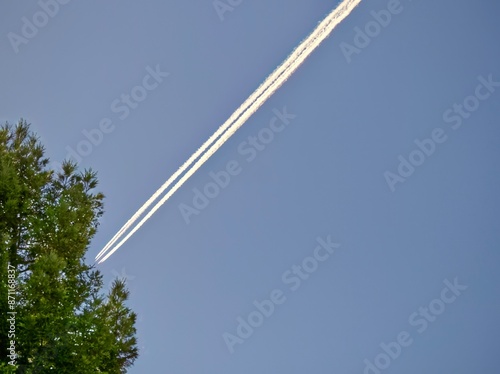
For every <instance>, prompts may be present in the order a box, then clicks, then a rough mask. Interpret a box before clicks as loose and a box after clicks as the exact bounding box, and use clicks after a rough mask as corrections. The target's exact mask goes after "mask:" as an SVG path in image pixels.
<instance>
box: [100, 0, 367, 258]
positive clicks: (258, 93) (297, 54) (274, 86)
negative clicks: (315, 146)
mask: <svg viewBox="0 0 500 374" xmlns="http://www.w3.org/2000/svg"><path fill="white" fill-rule="evenodd" d="M360 2H361V0H344V1H343V2H342V3H341V4H340V5H339V6H338V7H337V8H336V9H335V10H333V11H332V12H331V13H330V14H329V15H328V16H327V17H326V18H325V19H324V20H323V21H322V22H321V23H320V24H319V25H318V26H317V27H316V29H315V30H314V31H313V32H312V33H311V34H310V35H309V36H308V37H307V38H306V39H305V40H304V41H303V42H302V43H300V45H299V46H298V47H297V48H296V49H295V50H294V51H293V52H292V54H291V55H290V56H288V58H287V59H286V60H285V61H284V62H283V63H282V64H281V65H280V66H279V67H278V68H277V69H276V70H275V71H274V72H273V73H272V74H271V75H270V76H269V77H268V78H267V79H266V80H265V81H264V82H263V83H262V84H261V85H260V86H259V88H257V90H255V91H254V93H252V95H250V97H249V98H248V99H247V100H245V102H244V103H243V104H242V105H241V106H240V107H239V108H238V109H237V110H236V111H235V112H234V113H233V114H232V115H231V117H230V118H229V119H228V120H227V121H226V122H225V123H224V124H223V125H222V126H221V127H219V129H217V131H216V132H215V133H214V134H213V135H212V136H211V137H210V138H209V139H208V140H207V141H206V142H205V143H204V144H203V145H202V146H201V147H200V148H199V149H198V150H197V151H196V152H195V153H194V154H193V155H192V156H191V157H190V158H189V159H188V160H187V161H186V162H185V163H184V164H183V165H182V166H181V168H179V170H177V172H176V173H175V174H174V175H172V176H171V177H170V178H169V179H168V180H167V182H165V183H164V184H163V185H162V186H161V187H160V189H158V191H156V192H155V194H154V195H153V196H152V197H151V198H150V199H149V200H148V201H147V202H146V203H145V204H144V205H143V206H142V207H141V209H139V211H138V212H137V213H136V214H134V215H133V216H132V218H131V219H130V220H129V221H128V222H127V223H126V224H125V225H124V226H123V227H122V229H120V231H119V232H118V233H117V234H116V235H115V236H114V237H113V239H111V241H110V242H109V243H108V244H107V245H106V246H105V247H104V249H103V250H102V251H101V252H100V253H99V254H98V256H97V257H96V259H98V258H100V257H102V256H103V255H104V252H105V251H106V250H107V249H109V247H111V245H112V244H114V243H115V242H116V241H117V240H118V239H119V237H120V236H122V235H123V233H124V232H125V231H126V230H128V229H129V228H130V226H131V225H132V224H133V223H134V222H135V221H136V220H137V219H138V218H139V217H140V216H141V215H142V214H143V213H144V211H145V210H146V209H147V208H148V207H149V206H150V205H151V204H152V203H153V202H154V201H155V200H156V199H157V198H158V197H159V196H160V195H161V193H162V192H163V191H165V189H166V188H168V186H169V185H170V184H172V183H173V181H175V180H176V179H177V178H178V177H179V175H181V174H182V173H183V172H184V171H185V170H186V169H187V168H188V167H189V165H191V164H192V163H193V162H194V161H195V160H196V159H197V158H198V157H199V156H200V155H201V154H202V153H203V152H204V151H205V150H206V149H207V148H208V146H209V145H210V144H212V143H213V142H214V141H215V140H216V139H217V138H219V137H220V138H219V139H218V140H217V141H216V142H215V143H214V144H213V145H212V146H211V147H210V148H209V149H208V150H207V151H206V153H205V154H203V155H202V156H201V157H200V159H199V160H198V161H197V162H196V163H195V164H194V165H193V166H192V167H191V169H189V170H188V171H187V172H186V174H185V175H184V176H183V177H182V178H181V179H180V180H179V181H178V182H177V183H176V184H175V185H174V186H173V187H172V189H171V190H170V191H169V192H168V193H167V194H166V195H165V196H164V197H163V198H162V199H161V200H160V201H159V202H158V203H157V204H156V205H155V206H154V207H153V208H152V209H151V211H149V212H148V214H147V215H146V216H145V217H144V218H143V219H142V220H141V221H140V222H139V223H138V224H137V225H136V226H135V227H134V228H133V230H132V231H131V232H130V233H129V234H128V235H127V236H126V237H125V238H124V239H122V240H121V241H120V242H119V243H118V244H117V245H116V246H115V247H114V248H113V249H112V250H111V251H109V253H108V254H107V255H106V256H104V257H102V258H101V259H100V261H99V263H101V262H104V261H106V259H108V258H109V256H111V255H112V254H113V253H114V252H115V251H116V250H117V249H118V248H119V247H121V246H122V245H123V244H124V243H125V242H126V241H127V240H128V239H129V238H130V237H131V236H132V235H133V234H134V233H135V232H136V231H137V230H138V229H139V228H140V227H141V226H142V225H143V224H144V223H145V222H146V221H147V220H148V219H149V218H150V217H151V216H152V215H153V214H154V213H155V212H156V211H157V210H158V209H159V208H160V207H161V206H162V205H163V204H164V203H165V202H166V201H167V200H168V199H169V198H170V197H171V196H172V195H173V194H174V193H175V192H176V191H177V190H178V189H179V188H180V187H181V186H182V185H183V184H184V182H185V181H186V180H188V179H189V178H190V177H191V176H192V175H193V174H194V173H195V172H196V171H197V170H198V169H199V168H200V167H201V166H202V165H203V164H204V163H205V162H206V161H207V160H208V159H209V158H210V157H211V156H212V155H213V154H214V153H215V152H216V151H217V150H218V149H219V148H220V147H221V146H222V145H223V144H224V143H225V142H226V141H227V140H228V139H229V138H230V137H231V136H232V135H233V134H234V133H235V132H236V131H237V130H238V129H239V128H240V127H241V126H242V125H243V124H244V123H245V122H246V121H247V120H248V118H250V116H252V115H253V114H254V113H255V112H256V111H257V110H258V109H259V108H260V107H261V106H262V105H263V104H264V103H265V102H266V101H267V100H268V99H269V98H270V97H271V96H272V95H273V94H274V92H276V90H278V89H279V88H280V87H281V85H282V84H283V83H285V82H286V81H287V79H288V78H289V77H290V76H291V75H292V74H293V73H294V72H295V71H296V70H297V68H298V67H299V66H300V65H301V64H302V63H303V62H304V61H305V60H306V59H307V57H309V55H310V54H311V53H312V52H313V51H314V50H315V49H316V48H317V47H318V46H319V45H320V44H321V42H323V40H325V39H326V38H327V37H328V35H330V33H331V32H332V31H333V29H334V28H335V27H336V26H337V25H338V24H339V23H340V22H342V20H343V19H344V18H346V17H347V16H348V15H349V14H350V13H351V11H352V10H353V9H354V8H355V7H356V6H357V5H358V4H359V3H360ZM221 135H222V136H221Z"/></svg>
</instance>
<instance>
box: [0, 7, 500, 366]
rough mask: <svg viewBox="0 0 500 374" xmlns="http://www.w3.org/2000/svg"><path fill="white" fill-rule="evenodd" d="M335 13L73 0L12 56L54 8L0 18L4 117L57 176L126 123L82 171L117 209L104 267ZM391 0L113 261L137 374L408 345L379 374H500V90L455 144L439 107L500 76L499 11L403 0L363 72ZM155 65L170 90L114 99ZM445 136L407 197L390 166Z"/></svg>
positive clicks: (326, 48)
mask: <svg viewBox="0 0 500 374" xmlns="http://www.w3.org/2000/svg"><path fill="white" fill-rule="evenodd" d="M336 3H337V2H336V1H327V0H308V1H299V0H297V1H295V0H274V1H266V0H253V1H248V0H247V1H243V2H242V3H241V5H239V6H236V7H235V8H234V10H233V11H232V12H227V13H225V14H224V19H223V20H221V19H220V18H219V16H218V14H217V12H216V11H215V9H214V7H213V4H212V1H210V0H190V1H164V2H160V1H147V0H146V1H141V2H133V1H116V0H110V1H106V2H101V1H95V0H89V1H85V2H76V1H72V2H69V3H68V4H66V5H60V9H59V10H58V13H57V14H56V15H55V16H54V17H53V18H50V20H49V22H48V24H47V25H46V26H44V27H42V28H40V30H39V31H38V33H37V35H36V36H34V37H33V38H32V39H30V40H29V41H28V43H27V44H22V45H20V46H19V51H18V53H15V51H14V49H13V47H12V45H11V43H10V42H9V39H8V36H7V35H8V33H9V32H15V33H17V34H21V27H22V21H21V19H22V17H27V18H28V19H32V17H33V15H34V14H35V13H36V12H37V11H39V10H40V6H39V5H38V4H37V2H35V1H25V2H14V1H7V2H3V3H2V5H0V35H1V38H0V51H1V59H0V66H1V69H0V103H1V104H0V121H1V122H2V123H3V122H5V121H9V122H11V123H15V122H17V121H18V120H19V118H20V117H23V118H25V119H26V120H27V121H28V122H30V123H31V124H32V127H33V130H35V131H36V132H37V133H38V134H39V135H40V137H41V139H42V141H43V143H44V144H45V145H46V148H47V154H48V155H49V156H50V157H51V159H52V160H54V161H60V160H62V159H63V158H64V157H65V156H66V154H67V150H66V147H72V148H74V149H75V148H76V147H77V145H78V144H79V142H81V141H82V140H85V137H84V135H83V134H82V131H83V130H87V131H90V130H91V129H94V128H98V126H99V121H101V120H102V119H103V118H109V119H111V120H112V123H113V125H114V131H112V132H111V133H108V134H105V135H104V138H103V140H102V142H101V143H100V144H99V145H97V146H94V147H93V149H92V151H91V152H90V154H89V155H87V156H86V157H84V158H83V159H82V161H81V163H80V164H81V166H82V167H86V168H87V167H92V168H93V169H95V170H97V171H98V173H99V179H100V190H101V191H102V192H104V194H105V195H106V201H105V203H106V205H105V207H106V213H105V215H104V217H103V219H102V224H101V226H100V231H99V232H98V234H97V235H96V237H95V239H94V241H93V243H92V245H91V247H90V248H89V253H88V260H89V261H92V260H93V258H94V256H95V255H96V254H97V253H98V252H99V251H100V249H101V248H102V247H103V246H104V245H105V244H106V242H107V241H108V240H109V239H110V238H111V237H112V236H113V235H114V234H115V232H116V231H117V230H118V229H119V228H120V227H121V225H122V224H123V223H124V222H125V221H126V220H127V219H128V218H129V217H130V216H131V215H132V214H133V213H134V212H135V211H136V210H137V209H138V208H139V207H140V206H141V205H142V203H143V202H144V201H145V200H146V199H147V198H148V197H149V196H150V195H151V194H152V193H153V192H154V191H155V190H156V189H157V188H158V187H159V186H160V185H161V184H162V183H163V182H164V181H165V180H166V179H167V178H168V177H169V176H170V175H171V174H172V173H173V172H174V171H175V170H176V169H177V168H178V167H179V166H180V165H181V164H182V163H183V162H184V161H185V160H186V159H187V158H188V157H189V156H190V155H191V153H192V152H194V151H195V150H196V149H197V148H198V147H199V146H200V145H201V144H202V143H203V142H204V141H205V140H206V139H207V138H208V137H209V136H210V135H211V134H212V133H213V132H214V131H215V130H216V129H217V127H218V126H219V125H220V124H221V123H222V122H223V121H225V120H226V119H227V118H228V116H229V115H230V114H231V113H232V112H233V111H234V110H235V109H236V108H237V107H238V106H239V105H240V104H241V103H242V102H243V101H244V100H245V99H246V98H247V96H248V95H249V94H250V93H251V92H253V90H254V89H255V88H257V86H258V85H259V84H260V83H261V82H262V81H263V79H264V78H265V77H266V76H267V75H268V74H269V73H270V72H271V71H272V70H273V69H274V68H275V67H276V66H277V65H278V64H279V63H281V61H282V60H283V59H284V58H285V57H286V56H287V55H288V54H289V53H290V52H291V51H292V49H293V48H294V47H295V46H296V45H297V44H298V43H299V42H300V41H301V40H302V39H303V38H304V37H305V36H307V35H308V33H309V32H310V31H311V30H312V29H313V28H314V27H315V26H316V24H317V22H319V21H320V20H321V19H323V17H324V16H325V15H326V14H327V13H328V12H329V11H330V10H331V9H333V8H334V7H335V6H336ZM388 3H389V1H388V0H380V1H379V0H373V1H366V0H365V1H363V2H362V3H361V5H360V6H359V7H358V8H357V9H356V10H355V11H354V12H353V13H352V14H351V15H350V16H349V17H348V18H347V19H346V20H345V21H344V22H343V23H342V24H341V25H340V26H339V27H338V28H337V29H336V30H335V31H334V32H333V34H332V35H331V36H330V37H329V38H328V39H327V40H326V41H325V42H324V43H323V44H322V45H321V46H320V47H319V48H318V49H317V50H316V51H315V52H314V53H313V55H312V56H311V57H310V58H309V59H308V60H307V61H306V62H305V63H304V64H303V65H302V66H301V67H300V68H299V69H298V71H297V72H296V73H295V74H294V75H293V77H292V78H290V80H289V81H288V82H287V83H286V84H285V85H284V86H283V87H282V88H281V89H280V90H279V91H278V92H277V93H276V94H275V95H274V96H273V97H272V98H271V99H270V100H269V101H268V102H267V103H266V104H265V105H264V106H263V107H262V108H261V109H260V110H259V111H258V112H257V113H256V114H255V115H254V116H253V117H252V118H251V119H250V120H249V121H248V122H247V123H246V124H245V125H244V126H243V127H242V128H241V129H240V130H239V131H238V132H237V133H236V134H235V135H234V136H233V137H232V138H231V139H230V140H229V141H228V142H227V143H226V144H225V145H224V146H223V147H222V148H221V149H220V150H219V151H218V152H217V153H216V154H215V155H214V156H213V157H212V158H211V159H210V160H209V162H207V163H206V164H205V165H204V166H203V168H202V169H200V170H199V171H198V172H197V173H196V174H195V175H194V176H193V177H192V178H191V179H190V180H189V181H188V182H187V183H186V184H185V185H184V186H183V187H182V189H181V190H179V191H178V193H176V194H175V195H174V196H173V198H172V199H171V200H170V201H169V202H168V203H167V204H165V205H164V206H163V207H162V208H161V210H159V211H158V212H157V214H156V215H155V216H154V217H153V218H152V219H151V220H150V221H148V223H147V224H146V225H145V226H143V228H142V229H141V230H140V231H139V232H138V233H137V234H136V235H135V236H134V237H133V238H132V239H130V241H129V242H128V243H127V244H126V245H125V246H123V247H122V248H121V249H120V250H119V251H118V252H116V254H115V255H113V256H112V257H111V258H110V259H109V260H108V261H107V262H105V263H104V264H102V265H100V266H99V267H100V269H101V270H102V272H103V274H104V275H105V277H106V281H107V282H108V281H110V280H111V279H112V278H113V277H114V275H115V274H122V275H123V274H127V276H128V277H129V282H128V284H129V288H130V290H131V298H130V303H129V305H130V307H131V308H132V309H133V310H135V311H136V312H137V313H138V315H139V321H138V325H137V327H138V336H139V345H140V347H141V355H140V358H139V359H138V360H137V362H136V364H135V365H134V367H133V368H132V369H131V370H130V373H219V374H224V373H240V374H246V373H263V374H264V373H291V374H292V373H304V372H310V373H318V374H323V373H325V374H326V373H363V371H364V369H365V363H364V360H365V359H366V360H370V361H371V362H373V361H374V360H375V358H376V356H377V355H378V354H380V353H381V352H383V351H382V349H381V348H380V346H379V345H380V343H382V342H385V343H388V342H392V341H395V340H396V339H397V335H398V334H399V333H400V332H402V331H407V332H408V333H409V334H410V336H411V338H412V339H413V343H412V344H411V345H410V346H409V347H406V348H403V350H402V353H401V355H400V356H399V357H398V358H396V359H395V360H392V361H391V363H390V365H389V367H388V368H386V369H384V370H381V372H383V373H406V374H413V373H429V374H432V373H455V374H462V373H483V374H489V373H491V374H496V373H498V366H499V365H500V358H499V356H498V336H499V334H500V324H499V323H498V315H499V314H500V301H499V294H498V289H499V283H500V275H499V273H498V268H497V266H498V261H499V259H500V256H499V254H498V248H499V247H498V243H499V239H500V230H499V217H498V210H499V205H500V204H499V203H500V199H499V197H498V191H499V187H500V177H499V175H500V174H499V167H498V160H499V156H500V148H499V146H498V144H499V141H500V131H499V129H498V128H499V114H500V106H499V101H500V88H497V89H496V91H495V92H493V93H491V95H490V97H489V98H488V99H486V100H484V101H481V102H480V105H479V107H478V108H477V110H475V111H474V112H473V113H471V115H470V117H469V118H467V119H465V120H464V121H463V124H462V126H461V127H460V128H458V129H456V130H454V129H453V128H452V127H451V124H450V123H446V122H444V121H443V113H444V112H445V111H446V110H448V109H450V108H453V105H454V103H463V101H464V99H465V98H466V97H467V96H469V95H473V94H474V92H475V89H476V86H477V85H478V84H479V81H478V77H479V76H483V77H485V78H487V77H488V76H489V75H490V74H491V75H492V77H493V80H495V81H497V82H498V81H500V64H499V63H500V44H499V43H498V36H499V35H500V24H499V23H498V15H499V14H500V4H499V3H497V2H494V1H490V0H478V1H470V0H469V1H466V0H442V1H438V2H435V1H430V0H418V1H417V0H413V1H411V0H402V1H401V6H402V8H403V10H402V12H400V13H399V14H397V15H394V16H393V18H392V20H391V22H390V23H389V25H388V26H387V27H385V28H383V29H382V30H381V32H380V34H379V35H378V36H376V37H374V38H373V40H372V41H371V43H370V44H369V45H368V46H367V47H366V48H363V49H362V50H361V52H360V53H359V54H355V55H353V56H352V61H351V62H350V63H348V62H347V61H346V58H345V56H344V55H343V53H342V50H341V48H340V45H341V43H342V42H345V43H350V44H353V39H354V35H355V31H354V28H355V27H360V28H361V29H363V28H364V27H365V25H366V24H367V22H369V21H371V20H372V19H373V18H372V15H371V14H370V12H371V11H379V10H381V9H386V8H387V6H388ZM157 64H159V66H160V67H161V70H162V71H166V72H169V73H170V75H169V76H168V77H167V78H165V80H164V81H163V82H162V83H161V84H160V85H159V86H158V87H157V88H156V89H155V90H153V91H149V92H148V96H147V98H146V99H145V100H144V101H143V102H141V103H140V104H139V106H138V107H137V108H136V109H134V110H132V111H131V112H130V115H129V116H127V117H126V118H125V119H123V120H121V119H119V116H118V114H116V113H113V112H112V110H111V108H110V105H111V103H112V102H113V101H114V100H115V99H119V98H120V95H121V94H122V93H130V91H131V89H132V88H133V87H134V86H136V85H138V84H140V83H141V81H142V79H143V77H144V76H145V75H146V74H147V71H146V68H147V67H148V66H151V67H153V68H154V67H155V66H156V65H157ZM484 92H486V91H484ZM283 107H286V108H287V109H288V111H289V112H290V113H293V114H295V115H296V118H295V119H293V120H292V121H291V123H290V124H289V125H288V126H287V127H286V130H284V131H283V132H281V133H279V134H276V136H275V139H274V140H273V141H272V142H271V143H269V144H268V145H267V147H266V149H265V150H263V151H261V152H258V154H257V157H256V158H255V160H253V161H251V162H247V161H246V159H245V157H244V156H243V155H241V153H240V152H238V147H239V145H240V144H241V143H242V142H244V141H247V140H248V137H249V136H255V135H256V134H257V133H258V132H259V130H261V129H262V128H264V127H267V126H268V124H269V121H270V120H271V118H272V117H273V116H274V114H273V109H279V110H281V109H282V108H283ZM435 128H442V129H443V131H444V134H445V135H446V136H447V140H446V141H445V142H443V143H441V144H438V145H437V147H436V150H435V152H434V153H433V154H432V155H430V156H429V157H427V158H426V159H425V161H424V163H423V164H422V165H420V166H418V167H416V169H415V171H414V173H413V174H412V175H411V176H410V177H409V178H408V179H407V180H406V181H405V182H404V183H398V184H396V186H395V191H394V192H392V191H391V190H390V188H389V187H388V184H387V183H386V181H385V178H384V172H386V171H391V172H393V173H396V171H397V167H398V164H399V161H398V155H403V156H404V157H405V158H408V155H409V154H410V152H412V151H414V150H415V149H417V147H416V145H415V143H414V141H415V139H417V138H418V139H424V138H429V137H430V136H431V133H432V131H433V129H435ZM231 160H235V161H237V162H238V163H239V165H240V167H241V169H242V171H241V173H240V174H239V175H237V176H235V177H233V178H232V180H231V182H230V184H229V185H228V187H226V188H225V189H223V190H222V191H221V192H220V193H219V195H218V196H217V197H216V198H215V199H213V200H211V201H210V204H209V205H208V207H207V208H206V209H204V210H203V211H201V212H200V214H199V215H197V216H193V217H192V220H191V222H190V223H189V224H186V222H185V221H184V219H183V217H182V215H181V214H180V212H179V204H181V203H184V204H189V205H192V203H191V201H192V199H193V189H194V188H198V189H203V188H204V186H205V185H206V184H207V183H208V182H209V181H210V180H211V179H210V176H209V172H211V171H213V172H217V171H220V170H222V169H224V168H225V167H226V164H227V163H228V162H229V161H231ZM495 191H497V192H495ZM328 235H330V236H331V238H332V241H334V242H337V243H339V244H340V248H339V249H338V250H337V252H336V253H335V254H334V255H333V256H331V257H330V258H329V259H328V260H327V261H325V262H323V263H320V266H319V268H318V269H317V270H316V271H315V272H313V273H312V274H311V275H310V277H309V279H307V280H306V281H304V282H303V283H302V285H301V287H300V288H299V289H297V290H296V291H295V292H293V291H291V290H290V288H289V286H288V285H285V284H284V283H283V281H282V279H281V277H282V274H283V273H284V272H285V271H286V270H287V269H291V267H292V266H293V265H294V264H300V263H301V262H302V260H303V259H304V258H305V257H307V256H309V255H310V254H311V253H312V251H313V249H314V248H315V246H316V245H317V244H316V238H317V237H318V236H320V237H323V238H326V237H327V236H328ZM456 277H458V281H459V283H460V284H464V285H466V286H467V287H468V288H467V289H466V290H465V291H463V293H462V294H461V295H460V296H459V297H457V298H456V300H455V301H454V302H453V303H451V304H448V305H446V309H445V311H444V312H443V313H442V314H441V315H439V316H438V317H437V319H436V320H435V321H434V322H433V323H430V324H429V327H428V328H427V330H426V331H424V332H422V333H421V334H420V333H418V332H417V328H416V327H414V326H412V325H410V324H409V320H408V319H409V316H410V315H411V314H412V313H414V312H418V310H419V307H421V306H428V305H429V303H431V302H432V300H434V299H436V298H439V297H440V294H441V290H442V289H443V288H444V287H445V285H444V283H443V281H444V280H445V279H448V280H450V281H453V279H455V278H456ZM273 289H281V290H282V291H283V293H284V295H285V296H286V301H285V302H284V303H283V304H281V305H278V306H276V310H275V312H274V314H273V315H272V316H270V317H269V318H266V319H265V321H264V323H263V325H262V326H261V327H259V328H256V329H255V332H254V333H253V335H252V336H251V337H250V338H249V339H247V340H245V342H244V343H243V344H241V345H236V347H235V352H234V353H233V354H230V352H229V351H228V349H227V347H226V344H225V343H224V340H223V338H222V334H223V333H224V332H229V333H231V334H236V327H237V322H236V318H237V317H239V316H242V317H244V318H246V317H247V316H248V314H249V313H251V312H252V311H254V310H255V307H254V306H253V304H252V303H253V301H254V300H256V299H257V300H263V299H267V298H269V295H270V293H271V291H272V290H273Z"/></svg>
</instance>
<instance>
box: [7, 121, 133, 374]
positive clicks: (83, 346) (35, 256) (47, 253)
mask: <svg viewBox="0 0 500 374" xmlns="http://www.w3.org/2000/svg"><path fill="white" fill-rule="evenodd" d="M44 152H45V150H44V147H43V146H42V145H41V144H40V141H39V139H38V138H37V137H36V136H35V135H34V134H33V133H32V132H30V128H29V125H28V124H27V123H26V122H25V121H23V120H21V121H19V123H18V124H17V125H16V126H12V125H9V124H6V125H4V126H3V127H1V128H0V266H1V268H0V277H1V278H0V311H1V315H2V318H1V320H0V337H1V339H0V351H1V352H8V349H9V347H10V345H11V340H12V339H10V338H9V337H8V335H9V333H12V330H11V324H10V322H9V321H8V320H7V316H8V315H9V314H8V312H9V311H15V312H16V314H15V339H14V340H15V344H14V345H15V352H16V354H17V357H16V358H15V360H12V359H11V358H9V357H8V356H7V355H5V354H3V353H2V355H1V356H0V357H1V358H0V372H2V373H14V372H20V373H46V372H47V373H49V372H50V373H71V374H79V373H109V374H114V373H126V370H127V368H128V367H130V366H131V365H132V364H133V362H134V361H135V360H136V358H137V357H138V349H137V340H136V337H135V334H136V329H135V322H136V314H135V313H134V312H133V311H132V310H130V309H129V308H127V307H126V305H125V304H126V301H127V299H128V296H129V293H128V291H127V290H126V288H125V284H124V282H123V281H120V280H117V281H115V282H114V283H113V286H112V288H111V290H110V291H109V293H108V294H107V295H103V294H102V293H101V289H102V286H103V281H102V275H101V274H100V272H99V271H98V270H97V269H95V268H94V267H93V266H90V265H88V264H86V262H85V253H86V251H87V249H88V246H89V244H90V242H91V239H92V238H93V236H94V235H95V233H96V230H97V227H98V224H99V218H100V217H101V216H102V214H103V199H104V196H103V194H101V193H96V192H94V190H95V188H96V187H97V183H98V181H97V175H96V173H95V172H94V171H92V170H91V169H90V170H84V171H82V172H80V171H78V169H77V165H76V164H74V163H72V162H69V161H66V162H64V163H63V165H62V170H60V171H55V170H50V169H49V168H48V163H49V160H48V159H47V158H45V157H44ZM9 270H10V272H9ZM9 274H10V276H11V278H12V277H13V276H14V275H13V274H15V282H16V287H15V293H13V292H14V289H13V288H9V287H8V286H9V284H8V279H9ZM9 291H10V293H9ZM9 295H10V296H11V300H12V299H15V305H14V308H13V309H11V308H10V307H11V306H12V305H10V304H9ZM11 315H12V314H10V316H11ZM13 361H15V366H13V365H11V364H12V363H13ZM9 362H10V364H9Z"/></svg>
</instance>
